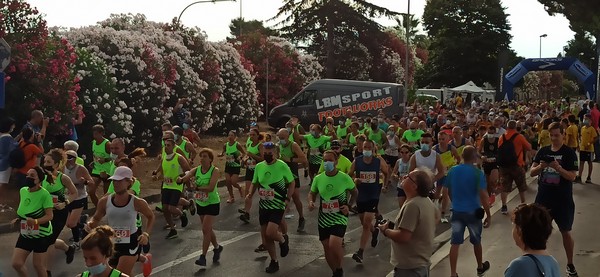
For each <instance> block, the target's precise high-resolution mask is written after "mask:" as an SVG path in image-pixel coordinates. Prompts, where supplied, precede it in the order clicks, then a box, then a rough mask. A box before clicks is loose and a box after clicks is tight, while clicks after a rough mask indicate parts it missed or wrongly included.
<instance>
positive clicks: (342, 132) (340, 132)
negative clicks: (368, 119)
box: [335, 125, 348, 139]
mask: <svg viewBox="0 0 600 277" xmlns="http://www.w3.org/2000/svg"><path fill="white" fill-rule="evenodd" d="M335 134H336V135H337V137H338V139H345V138H346V135H347V134H348V127H347V126H344V127H342V126H341V125H340V126H338V127H337V131H336V132H335Z"/></svg>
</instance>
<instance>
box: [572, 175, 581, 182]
mask: <svg viewBox="0 0 600 277" xmlns="http://www.w3.org/2000/svg"><path fill="white" fill-rule="evenodd" d="M573 182H575V183H581V176H577V177H575V181H573Z"/></svg>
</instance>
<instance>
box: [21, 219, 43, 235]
mask: <svg viewBox="0 0 600 277" xmlns="http://www.w3.org/2000/svg"><path fill="white" fill-rule="evenodd" d="M39 234H40V225H39V224H34V225H33V226H28V225H27V220H21V235H25V236H37V235H39Z"/></svg>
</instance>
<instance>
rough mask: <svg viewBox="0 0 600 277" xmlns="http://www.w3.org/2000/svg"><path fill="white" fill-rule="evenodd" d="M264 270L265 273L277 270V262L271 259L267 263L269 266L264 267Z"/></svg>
mask: <svg viewBox="0 0 600 277" xmlns="http://www.w3.org/2000/svg"><path fill="white" fill-rule="evenodd" d="M265 271H266V272H267V273H275V272H277V271H279V263H278V262H276V261H273V260H271V263H269V267H267V268H265Z"/></svg>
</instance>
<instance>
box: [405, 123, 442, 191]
mask: <svg viewBox="0 0 600 277" xmlns="http://www.w3.org/2000/svg"><path fill="white" fill-rule="evenodd" d="M438 135H439V134H438ZM432 145H433V137H432V136H431V134H429V133H425V134H423V136H421V149H420V150H418V151H416V152H415V153H414V154H413V155H412V156H411V157H410V167H409V168H408V172H412V171H413V170H415V169H416V168H418V167H425V168H428V169H429V170H431V172H433V173H434V174H435V177H434V180H433V181H434V182H437V181H438V180H440V179H442V178H443V177H444V176H445V175H446V173H445V172H446V170H445V167H444V164H443V163H442V159H441V158H440V155H439V154H438V153H437V152H435V151H431V146H432ZM436 189H437V188H436ZM440 189H441V188H440ZM430 197H432V198H434V197H433V196H430Z"/></svg>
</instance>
